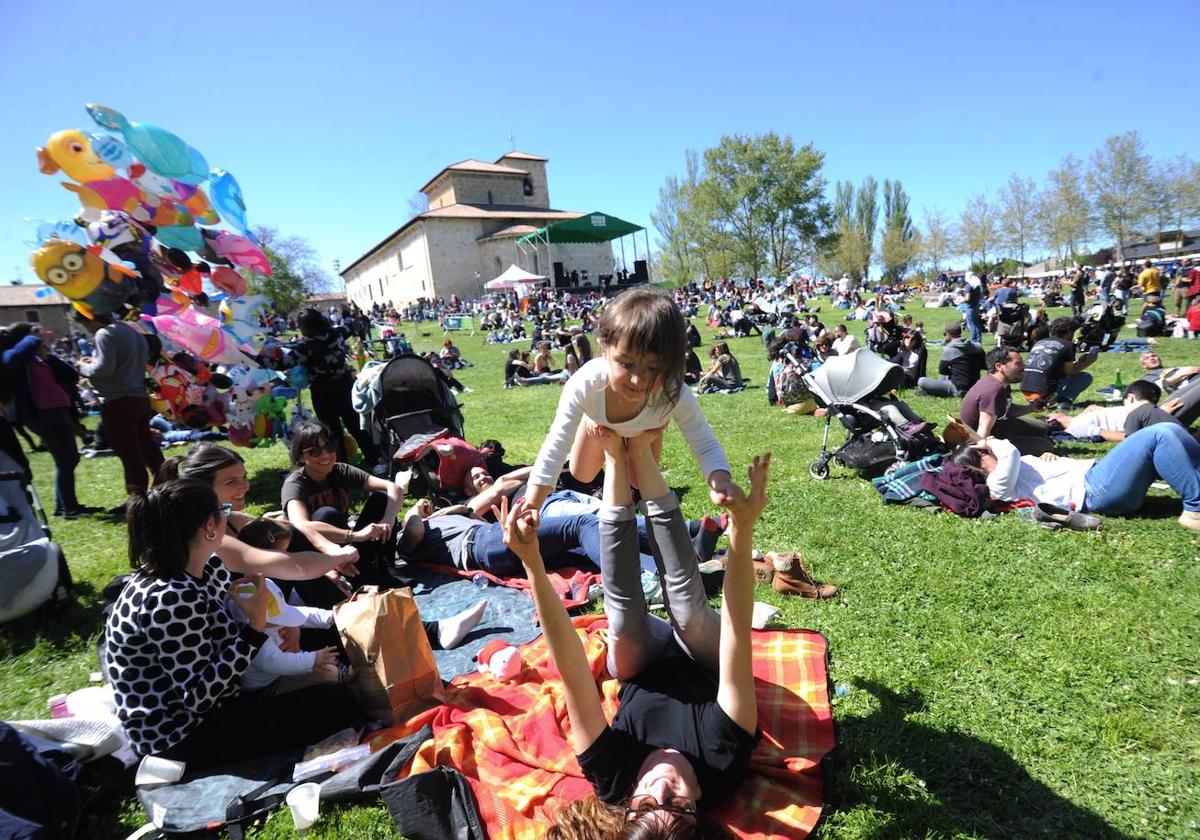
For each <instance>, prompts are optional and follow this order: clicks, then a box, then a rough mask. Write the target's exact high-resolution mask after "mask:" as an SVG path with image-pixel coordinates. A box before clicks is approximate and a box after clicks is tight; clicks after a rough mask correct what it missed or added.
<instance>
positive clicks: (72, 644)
mask: <svg viewBox="0 0 1200 840" xmlns="http://www.w3.org/2000/svg"><path fill="white" fill-rule="evenodd" d="M103 626H104V599H103V598H102V597H101V594H100V592H99V590H97V589H96V588H95V587H94V586H92V584H90V583H88V582H87V581H75V583H74V585H73V586H72V588H71V594H70V597H69V598H68V600H67V601H65V602H64V603H62V604H54V603H47V604H44V605H42V606H41V607H38V608H37V609H36V610H34V611H33V612H31V613H29V615H25V616H22V617H21V618H18V619H16V620H14V621H11V622H9V623H7V624H5V625H4V633H3V635H0V658H8V657H14V656H23V655H24V654H26V653H28V652H29V651H30V650H32V649H33V648H34V647H36V646H37V644H38V643H39V642H45V643H47V644H49V645H50V647H51V648H53V649H54V650H57V651H64V652H71V651H73V650H75V649H77V648H78V647H79V640H80V639H81V638H84V639H86V638H90V637H91V634H92V633H95V632H98V631H99V630H100V629H101V628H102V627H103Z"/></svg>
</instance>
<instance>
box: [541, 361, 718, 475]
mask: <svg viewBox="0 0 1200 840" xmlns="http://www.w3.org/2000/svg"><path fill="white" fill-rule="evenodd" d="M608 374H609V367H608V360H607V359H605V358H603V357H601V358H596V359H592V360H591V361H590V362H588V363H587V364H585V365H584V366H583V367H581V368H580V369H579V370H577V371H576V372H575V375H574V376H572V377H571V378H570V379H568V380H567V383H566V385H564V386H563V393H562V396H561V397H559V400H558V411H557V413H556V414H555V415H554V423H553V424H552V425H551V426H550V431H549V432H548V433H547V435H546V440H545V441H544V442H543V443H542V449H541V451H540V452H538V456H537V461H535V462H534V465H533V471H532V472H531V473H530V476H529V483H530V484H537V485H541V486H543V487H553V486H554V485H555V483H556V482H557V481H558V475H559V473H560V472H562V468H563V464H564V463H566V461H567V456H568V455H570V453H571V444H572V443H574V441H575V431H576V429H577V428H578V427H579V421H580V420H581V419H582V418H583V416H584V415H585V414H586V415H587V416H588V418H590V419H591V420H592V421H593V422H595V423H599V424H600V425H601V426H607V427H608V428H610V429H612V430H613V431H614V432H616V433H617V434H619V435H621V436H622V437H636V436H637V435H639V434H641V433H642V432H647V431H650V430H651V429H657V428H659V427H660V426H664V425H666V424H667V423H668V422H669V421H670V420H672V419H674V421H675V422H676V423H678V424H679V430H680V431H681V432H683V437H684V439H685V440H686V441H687V442H688V446H690V447H691V448H692V452H693V453H694V454H695V455H696V460H697V461H699V462H700V470H701V472H703V474H704V477H705V478H708V476H710V475H712V474H713V473H714V472H716V471H717V470H725V471H726V472H728V471H729V459H728V458H727V457H726V456H725V450H724V449H723V448H722V447H721V444H720V443H719V442H718V441H717V439H716V437H715V436H714V435H713V432H712V427H711V426H709V425H708V421H707V420H706V419H705V418H704V415H703V414H702V413H701V412H700V403H698V402H697V401H696V395H695V394H693V393H692V392H691V391H690V390H688V389H687V388H686V387H684V388H681V389H680V391H679V401H678V402H676V403H675V405H674V406H671V405H669V404H667V402H666V400H664V399H662V395H661V394H659V395H657V396H656V397H654V398H651V400H650V402H649V403H647V404H646V406H645V407H644V408H643V409H642V410H641V411H640V412H639V413H638V414H637V416H636V417H634V418H632V419H631V420H626V421H625V422H623V423H614V422H612V421H611V420H609V419H608V414H607V412H606V411H605V397H604V395H605V392H606V391H607V389H608Z"/></svg>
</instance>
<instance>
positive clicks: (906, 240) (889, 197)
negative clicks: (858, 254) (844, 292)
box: [879, 180, 920, 283]
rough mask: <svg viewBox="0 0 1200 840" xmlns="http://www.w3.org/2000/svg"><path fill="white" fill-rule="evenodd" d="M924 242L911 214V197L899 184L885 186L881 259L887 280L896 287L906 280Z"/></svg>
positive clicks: (888, 183)
mask: <svg viewBox="0 0 1200 840" xmlns="http://www.w3.org/2000/svg"><path fill="white" fill-rule="evenodd" d="M919 249H920V241H919V237H918V236H917V232H916V231H915V230H914V229H913V223H912V216H910V215H909V212H908V194H907V193H906V192H904V187H903V186H902V185H901V184H900V182H899V181H888V180H885V181H884V182H883V238H882V240H880V243H879V259H880V262H882V263H883V273H884V276H886V277H887V278H888V280H889V281H890V282H892V283H898V282H900V281H901V280H903V279H904V275H905V274H906V273H907V271H908V266H909V264H910V263H912V262H913V260H915V259H916V257H917V252H918V250H919Z"/></svg>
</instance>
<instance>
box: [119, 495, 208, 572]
mask: <svg viewBox="0 0 1200 840" xmlns="http://www.w3.org/2000/svg"><path fill="white" fill-rule="evenodd" d="M220 511H221V508H220V506H219V505H218V504H217V494H216V493H214V492H213V489H212V487H211V486H210V485H208V484H205V483H204V482H202V481H196V480H194V479H182V480H178V481H168V482H166V483H165V484H158V485H155V487H154V488H153V489H151V490H150V492H149V493H144V494H143V493H136V494H134V495H133V496H131V497H130V499H129V505H128V510H127V513H126V524H127V526H128V528H129V565H130V566H131V567H133V568H134V569H137V570H138V571H139V572H141V573H142V574H144V575H149V576H150V577H154V578H159V579H160V580H165V579H166V578H169V577H174V576H175V575H177V574H180V573H181V572H182V571H183V570H184V569H185V568H186V567H187V562H188V550H189V549H188V545H189V543H190V542H191V541H192V537H194V536H195V535H196V532H197V531H199V530H200V528H201V527H203V525H204V523H205V522H206V521H207V520H208V519H209V518H210V517H212V516H213V515H214V514H217V515H219V514H220Z"/></svg>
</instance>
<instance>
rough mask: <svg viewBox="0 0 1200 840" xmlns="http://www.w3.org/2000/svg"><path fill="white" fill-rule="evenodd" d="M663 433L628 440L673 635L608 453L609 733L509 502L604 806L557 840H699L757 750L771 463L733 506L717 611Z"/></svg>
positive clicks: (561, 819)
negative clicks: (660, 455)
mask: <svg viewBox="0 0 1200 840" xmlns="http://www.w3.org/2000/svg"><path fill="white" fill-rule="evenodd" d="M653 437H654V434H653V433H649V434H646V435H641V436H639V437H638V438H635V439H633V440H629V441H627V442H625V445H626V446H627V448H628V453H629V456H630V460H631V461H632V462H633V464H634V469H635V471H636V474H637V479H638V481H639V483H640V485H641V488H642V494H643V497H644V498H645V499H646V500H647V508H648V511H649V517H648V519H649V523H650V528H651V529H652V532H653V534H654V538H655V541H656V543H657V545H658V547H659V549H660V554H661V557H660V559H661V561H662V565H663V567H664V571H665V577H666V587H665V597H666V598H667V600H668V602H669V605H670V612H671V615H672V621H673V622H674V626H673V627H672V626H671V625H668V624H667V623H666V622H664V621H662V620H661V619H658V618H655V617H654V616H651V615H649V614H648V612H647V611H646V605H645V601H644V599H643V596H642V590H641V585H640V581H639V577H638V570H637V564H636V563H635V562H634V555H635V553H636V550H637V548H636V547H637V535H636V533H635V532H634V529H633V520H634V508H633V505H632V500H631V498H630V493H629V480H628V476H627V475H625V467H624V464H625V460H626V454H625V452H624V451H622V445H623V443H622V441H621V440H620V439H616V440H615V441H614V442H612V443H610V444H608V445H606V450H607V451H606V462H607V463H606V465H605V469H606V473H605V475H606V481H605V501H606V503H607V504H606V507H605V511H604V513H603V514H602V522H603V530H602V534H603V542H602V545H603V551H604V563H603V564H602V570H603V578H604V590H605V599H604V603H605V611H606V612H607V614H608V618H609V634H608V638H609V649H608V656H609V669H610V670H611V671H612V672H613V673H614V674H616V675H617V676H619V677H620V678H622V679H623V680H625V683H624V685H623V686H622V688H621V692H620V695H619V700H620V706H619V708H618V710H617V714H616V716H615V718H614V719H613V721H612V723H611V724H610V723H609V722H608V721H606V720H605V716H604V710H603V707H602V705H601V697H600V693H599V691H598V690H597V688H596V683H595V678H594V675H593V674H592V672H591V669H590V667H589V666H588V662H587V658H586V656H585V654H584V651H583V647H582V645H581V644H580V642H579V639H578V637H577V636H576V634H575V630H574V627H573V626H572V624H571V621H570V619H569V618H568V617H567V613H566V611H565V610H564V609H563V607H562V604H561V602H560V601H559V600H558V597H557V595H556V594H555V592H554V589H553V587H552V586H551V585H550V581H549V578H547V576H546V572H545V567H544V564H543V562H542V556H541V551H540V548H539V545H538V539H537V523H538V515H537V513H536V512H533V511H524V510H521V509H519V508H514V509H513V510H512V511H509V509H508V503H507V500H502V502H501V509H500V511H499V516H501V517H502V519H503V521H504V523H505V525H504V537H505V542H506V544H507V545H508V546H509V548H510V549H511V550H512V551H513V552H514V553H515V554H517V555H518V556H520V558H521V561H522V562H523V563H524V565H525V569H526V572H527V573H528V575H529V579H530V581H531V582H532V583H533V595H534V601H535V602H536V604H537V610H538V619H539V620H540V622H541V624H542V629H543V631H544V632H545V635H546V641H547V644H548V645H549V648H550V652H551V655H552V656H553V657H554V662H555V665H556V667H557V668H558V671H559V674H560V675H561V676H562V680H563V687H564V690H565V692H566V698H567V713H568V715H569V717H570V720H571V733H572V741H573V745H574V748H575V752H576V755H577V757H578V760H579V764H580V767H581V768H582V769H583V772H584V775H585V776H586V777H587V778H588V780H589V781H590V782H591V783H592V786H593V788H594V789H595V791H596V797H589V798H588V799H585V800H581V801H579V802H576V803H572V804H571V805H570V806H568V807H567V808H565V809H564V810H563V811H562V812H560V813H559V815H558V817H557V820H556V824H555V826H553V827H552V828H551V829H550V831H549V833H548V834H547V837H548V838H550V840H581V838H584V837H589V838H591V837H605V838H626V837H630V838H632V837H637V838H652V837H670V838H688V837H696V836H699V829H700V824H699V820H698V817H697V809H698V807H701V806H702V807H708V806H711V805H713V804H714V803H716V802H718V801H719V800H721V799H722V798H724V797H726V796H728V795H730V794H732V793H733V792H734V790H735V789H736V787H737V785H738V783H739V782H740V781H741V780H742V778H743V777H744V776H745V775H746V772H747V768H748V766H749V761H750V753H751V751H752V750H753V748H754V745H755V744H756V743H757V741H758V737H759V735H758V728H757V725H758V709H757V704H756V701H755V696H754V674H753V672H752V670H751V654H750V618H751V613H752V610H753V604H754V567H753V562H752V559H751V544H752V540H753V531H754V524H755V522H757V520H758V517H759V515H760V514H761V513H762V510H763V508H764V507H765V506H766V502H767V498H766V484H767V475H768V472H769V468H770V455H769V454H768V455H764V456H762V457H761V458H755V459H754V464H753V466H751V468H750V470H749V477H750V493H749V494H748V495H746V496H743V497H740V498H739V497H735V498H734V501H733V502H732V503H731V505H730V507H729V510H730V513H731V514H732V526H731V530H730V549H729V555H728V559H727V560H726V565H725V581H724V598H723V602H722V607H721V614H720V615H719V616H718V615H717V614H716V613H715V612H713V611H712V610H711V609H710V608H709V607H708V605H707V603H706V602H705V599H704V590H703V587H702V585H701V583H700V576H699V572H698V570H697V569H696V564H695V561H694V560H693V559H692V558H693V557H694V553H693V552H692V551H691V543H690V541H689V539H688V536H687V532H686V531H685V530H684V528H683V519H682V517H681V515H680V512H679V506H678V501H677V500H676V498H675V496H674V495H673V494H672V493H671V491H670V490H669V489H668V488H667V485H666V482H664V481H663V479H662V475H661V474H660V473H659V471H658V467H657V464H656V463H655V460H654V455H653V451H652V439H653ZM650 665H653V667H647V666H650ZM714 672H715V674H716V675H714ZM717 675H719V676H717Z"/></svg>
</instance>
